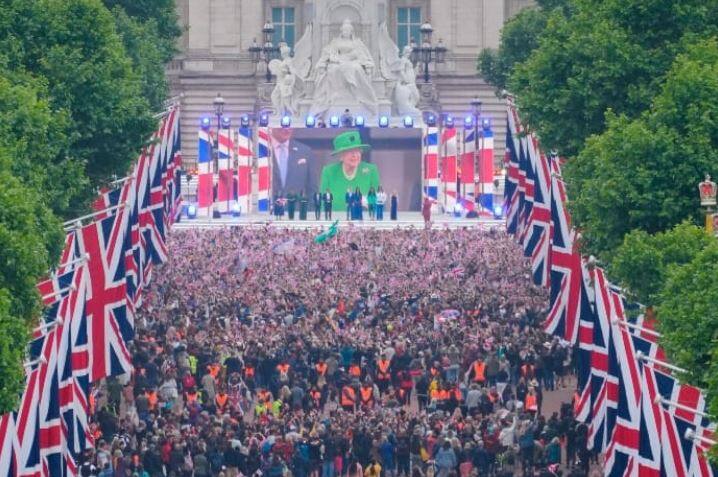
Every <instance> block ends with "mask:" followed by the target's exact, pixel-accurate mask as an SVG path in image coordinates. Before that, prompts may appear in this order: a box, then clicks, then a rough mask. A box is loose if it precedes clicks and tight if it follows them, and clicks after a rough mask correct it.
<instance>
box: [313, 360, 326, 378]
mask: <svg viewBox="0 0 718 477" xmlns="http://www.w3.org/2000/svg"><path fill="white" fill-rule="evenodd" d="M315 368H316V369H317V373H319V376H324V375H325V374H327V363H317V365H316V366H315Z"/></svg>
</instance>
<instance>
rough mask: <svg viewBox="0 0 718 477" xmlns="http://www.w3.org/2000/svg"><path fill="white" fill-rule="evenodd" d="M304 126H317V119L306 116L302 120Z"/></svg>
mask: <svg viewBox="0 0 718 477" xmlns="http://www.w3.org/2000/svg"><path fill="white" fill-rule="evenodd" d="M304 125H305V126H307V127H308V128H313V127H314V126H316V125H317V119H316V118H315V117H314V116H312V115H311V114H310V115H309V116H307V118H306V119H305V120H304Z"/></svg>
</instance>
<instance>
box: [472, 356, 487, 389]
mask: <svg viewBox="0 0 718 477" xmlns="http://www.w3.org/2000/svg"><path fill="white" fill-rule="evenodd" d="M469 377H470V378H471V379H472V380H473V381H474V382H475V383H483V382H484V381H486V363H484V362H483V361H482V360H481V359H480V358H477V359H476V360H475V361H474V362H473V363H471V366H470V367H469Z"/></svg>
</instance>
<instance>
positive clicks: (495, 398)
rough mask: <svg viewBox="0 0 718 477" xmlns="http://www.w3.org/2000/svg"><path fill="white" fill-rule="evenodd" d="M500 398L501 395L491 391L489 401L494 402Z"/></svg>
mask: <svg viewBox="0 0 718 477" xmlns="http://www.w3.org/2000/svg"><path fill="white" fill-rule="evenodd" d="M498 400H499V397H498V396H497V395H495V394H492V393H489V401H491V403H492V404H493V403H495V402H496V401H498Z"/></svg>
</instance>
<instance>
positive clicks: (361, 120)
mask: <svg viewBox="0 0 718 477" xmlns="http://www.w3.org/2000/svg"><path fill="white" fill-rule="evenodd" d="M364 122H365V120H364V116H357V117H356V118H354V125H355V126H356V127H358V128H363V127H364Z"/></svg>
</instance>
